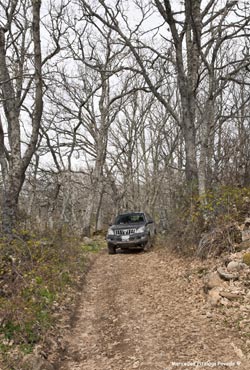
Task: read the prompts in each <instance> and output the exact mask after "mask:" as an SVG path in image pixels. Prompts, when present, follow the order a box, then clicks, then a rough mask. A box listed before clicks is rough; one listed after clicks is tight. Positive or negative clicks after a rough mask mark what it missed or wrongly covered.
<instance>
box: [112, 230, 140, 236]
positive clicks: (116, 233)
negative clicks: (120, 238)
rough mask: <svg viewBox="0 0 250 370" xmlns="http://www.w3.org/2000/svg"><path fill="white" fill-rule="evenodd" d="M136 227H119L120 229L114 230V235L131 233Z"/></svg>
mask: <svg viewBox="0 0 250 370" xmlns="http://www.w3.org/2000/svg"><path fill="white" fill-rule="evenodd" d="M135 230H136V229H121V230H114V231H115V235H131V234H134V233H135Z"/></svg>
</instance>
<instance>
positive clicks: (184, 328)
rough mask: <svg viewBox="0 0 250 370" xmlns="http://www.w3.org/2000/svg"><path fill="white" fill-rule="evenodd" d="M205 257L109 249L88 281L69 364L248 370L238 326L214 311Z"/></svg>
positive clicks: (78, 368)
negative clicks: (203, 270) (205, 286)
mask: <svg viewBox="0 0 250 370" xmlns="http://www.w3.org/2000/svg"><path fill="white" fill-rule="evenodd" d="M198 269H199V266H198V262H196V261H191V260H184V259H180V258H178V257H176V256H175V255H173V254H171V253H166V252H164V253H163V252H158V251H150V252H148V253H121V254H117V255H114V256H109V255H108V254H107V253H106V252H102V253H101V254H100V255H99V256H98V257H97V258H96V260H95V262H94V264H93V266H92V268H91V269H90V271H89V273H88V276H87V281H86V283H85V286H84V288H83V293H82V298H81V302H80V304H79V311H78V318H77V320H76V323H75V327H74V328H73V329H72V331H71V333H69V334H68V336H67V338H66V342H67V355H66V356H65V358H64V359H63V361H62V362H61V364H60V369H62V370H132V369H140V370H172V369H176V370H178V369H180V370H183V369H190V370H192V369H200V370H203V369H209V368H217V369H228V368H231V369H232V368H233V369H237V370H249V369H250V365H249V364H247V361H246V360H244V359H242V358H239V357H238V354H237V348H240V347H241V345H242V343H241V341H240V339H239V338H238V336H237V331H236V329H235V331H234V329H232V328H231V329H229V328H227V327H226V326H225V325H224V323H223V322H220V321H219V322H218V321H216V320H214V319H213V318H211V315H210V313H209V312H208V308H207V307H206V305H205V297H204V294H203V292H202V281H201V279H200V278H199V277H198V274H197V271H198Z"/></svg>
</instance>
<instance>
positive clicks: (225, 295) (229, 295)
mask: <svg viewBox="0 0 250 370" xmlns="http://www.w3.org/2000/svg"><path fill="white" fill-rule="evenodd" d="M220 296H221V297H223V298H227V299H235V298H240V297H241V295H240V294H237V293H231V292H225V291H221V292H220Z"/></svg>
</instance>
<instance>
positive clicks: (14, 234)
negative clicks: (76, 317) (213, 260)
mask: <svg viewBox="0 0 250 370" xmlns="http://www.w3.org/2000/svg"><path fill="white" fill-rule="evenodd" d="M249 36H250V4H249V2H248V1H244V0H232V1H230V0H176V1H174V0H164V1H163V0H86V1H85V0H74V1H70V0H55V1H52V0H43V1H42V0H1V1H0V164H1V173H0V189H1V192H0V201H1V216H0V224H1V226H0V232H1V243H0V253H1V257H2V258H1V266H0V268H1V270H0V273H1V274H2V275H1V276H2V278H1V279H2V281H3V284H5V283H6V281H7V285H8V284H10V285H9V286H8V287H7V288H6V289H7V290H6V292H5V291H4V288H3V292H2V290H1V289H2V288H1V289H0V296H1V297H6V296H8V294H9V295H11V294H12V293H10V291H11V292H13V289H14V291H15V289H16V288H15V287H16V285H15V284H17V281H18V284H24V282H23V281H24V280H25V279H24V276H25V274H26V272H27V271H28V273H30V274H31V275H32V274H33V275H34V276H33V275H32V276H33V278H34V279H35V283H34V284H36V287H34V286H33V288H34V290H33V293H32V294H37V300H38V301H39V305H37V306H36V309H37V315H38V313H39V314H40V313H41V312H40V311H39V310H44V309H45V308H46V307H47V305H49V304H50V300H51V302H52V301H53V300H54V296H50V292H51V291H52V290H53V289H54V287H52V285H53V284H52V285H51V286H50V285H49V284H47V283H46V284H47V285H46V284H45V283H44V284H45V285H46V287H45V288H44V289H45V290H44V291H43V294H40V293H41V292H40V293H39V294H40V295H39V294H38V293H37V292H38V291H39V289H40V288H41V286H42V284H43V282H42V281H43V279H45V276H46V274H47V273H45V272H44V271H42V269H41V271H40V270H39V269H38V270H36V269H37V266H38V265H37V264H39V263H40V262H39V261H40V260H43V261H45V260H46V261H49V260H50V261H51V263H52V262H53V261H55V260H56V261H57V262H58V261H60V263H59V262H58V266H57V267H58V270H55V271H54V275H53V274H52V272H51V274H52V275H49V279H51V280H53V279H54V278H55V276H57V274H59V275H60V276H61V277H62V271H63V274H64V275H63V278H62V280H60V282H61V284H62V286H64V284H66V281H67V279H70V277H69V275H68V274H69V273H68V270H67V272H66V273H65V271H64V269H65V265H64V261H63V260H64V258H65V255H67V256H68V258H69V260H70V258H71V257H72V255H74V253H76V251H75V248H76V246H72V245H74V243H76V242H72V240H70V241H69V237H71V238H72V237H74V238H76V239H77V240H78V241H79V240H82V238H84V237H85V238H86V237H91V236H93V235H105V232H106V230H107V228H108V225H109V223H110V222H111V221H112V219H113V217H114V216H115V215H116V214H118V213H119V212H122V211H126V210H127V211H139V210H144V211H146V212H148V213H149V214H151V215H152V217H153V218H154V219H155V222H156V225H157V230H158V234H159V235H161V237H162V236H164V237H165V238H170V239H171V241H172V243H173V247H174V248H175V247H176V248H177V249H178V250H179V249H180V250H182V251H185V249H188V248H191V250H192V251H193V252H194V253H196V252H197V250H199V248H200V249H201V248H202V245H201V243H200V242H201V240H202V237H203V235H204V234H206V233H209V232H213V230H220V231H219V235H220V238H222V239H223V235H227V237H228V233H229V234H230V233H231V232H232V233H231V234H230V235H229V236H230V238H231V239H230V242H229V246H230V248H231V247H232V246H233V244H234V242H235V240H232V238H236V236H235V234H237V227H236V226H235V225H236V224H237V223H242V222H244V220H245V218H246V217H249V216H250V91H249V88H250V54H249V48H250V37H249ZM223 233H224V234H223ZM213 235H214V234H213ZM216 235H217V234H216ZM221 235H222V236H221ZM232 235H233V236H232ZM51 238H52V241H51ZM63 238H64V239H63ZM76 239H75V240H76ZM222 239H220V241H222ZM51 243H52V244H53V245H54V249H53V248H52V250H50V251H49V252H48V251H47V250H46V252H44V251H45V249H46V248H47V247H48V245H49V246H51V245H52V244H51ZM65 243H66V244H65ZM67 243H68V244H67ZM72 243H73V244H72ZM62 244H63V245H64V249H63V251H60V248H61V245H62ZM222 244H223V242H222ZM224 244H225V243H224ZM224 244H223V246H224ZM65 245H68V246H69V245H70V247H68V248H67V247H65ZM96 248H97V249H98V248H99V246H97V247H96ZM223 248H224V247H223ZM226 248H228V238H227V242H226ZM47 252H48V254H46V253H47ZM64 253H65V254H64ZM201 254H202V253H201ZM72 258H73V257H72ZM30 261H31V262H30ZM71 262H72V264H73V265H74V263H75V260H74V261H71ZM59 265H60V267H59ZM73 265H72V266H73ZM9 266H10V267H9ZM72 266H71V267H72ZM74 266H75V265H74ZM67 268H68V267H67ZM74 268H75V267H72V269H74ZM78 268H79V266H78ZM52 270H53V269H52ZM52 270H51V271H52ZM39 271H40V272H39ZM39 273H40V274H41V276H42V278H41V276H40V275H39ZM59 275H58V276H59ZM13 276H14V278H13ZM20 276H21V277H20ZM44 281H45V280H44ZM10 282H11V283H10ZM1 286H2V285H0V287H1ZM22 286H24V287H25V284H24V285H22ZM62 286H61V285H60V289H61V288H62ZM33 288H32V289H33ZM8 289H10V291H9V290H8ZM41 289H42V288H41ZM46 289H47V290H46ZM1 299H2V298H0V300H1ZM22 299H23V298H22ZM22 302H23V301H22ZM41 302H43V303H41ZM48 302H49V303H48ZM23 304H24V305H25V304H26V303H23ZM34 304H35V303H34ZM3 305H4V309H3V310H2V311H1V312H2V315H3V318H2V319H1V320H3V322H5V323H6V322H7V323H8V325H9V323H10V322H11V321H10V319H9V316H8V315H7V316H6V312H7V311H8V310H9V309H10V306H11V303H8V304H7V303H6V302H5V301H4V298H3ZM8 305H10V306H8ZM38 306H39V309H38ZM45 306H46V307H45ZM6 307H8V308H6ZM33 308H34V307H33ZM22 312H23V311H22ZM33 312H34V310H33ZM0 314H1V313H0ZM12 314H13V315H12V316H11V317H12V318H13V317H17V316H18V314H16V312H14V313H13V312H12ZM19 314H20V312H19ZM22 314H23V313H22ZM15 315H16V316H15ZM23 315H24V316H23V322H25V320H26V319H27V317H26V316H25V314H23ZM0 318H1V317H0ZM40 319H41V320H40ZM40 319H37V318H36V320H38V321H39V320H40V321H42V320H43V319H44V318H43V319H42V318H40ZM11 320H12V319H11ZM13 320H14V319H13ZM27 320H28V319H27ZM14 321H15V320H14ZM14 321H13V322H14ZM40 321H39V322H40ZM27 322H28V321H27ZM13 325H14V324H13ZM15 325H16V324H15ZM15 325H14V326H11V327H10V328H9V327H8V328H9V329H8V330H9V331H8V333H11V334H10V337H12V336H14V337H15V338H16V333H17V332H18V330H19V329H18V330H16V329H17V327H18V325H19V324H18V325H17V326H15ZM21 326H22V329H25V330H26V334H27V336H26V339H25V340H24V342H25V345H29V344H30V343H33V342H35V341H36V340H35V339H34V341H33V339H31V338H30V336H31V334H30V326H29V325H28V324H27V326H26V327H25V328H24V327H23V324H22V325H21ZM31 326H32V325H31ZM18 328H19V327H18ZM25 330H24V331H25ZM38 331H39V330H38ZM1 333H4V335H6V330H5V331H3V332H0V334H1ZM17 337H18V335H17ZM15 340H16V339H15ZM18 340H20V338H19V339H18ZM18 340H17V342H18Z"/></svg>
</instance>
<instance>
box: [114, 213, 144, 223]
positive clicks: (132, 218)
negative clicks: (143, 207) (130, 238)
mask: <svg viewBox="0 0 250 370" xmlns="http://www.w3.org/2000/svg"><path fill="white" fill-rule="evenodd" d="M142 222H145V219H144V215H143V213H128V214H124V215H119V216H118V217H117V218H116V220H115V225H120V224H136V223H142Z"/></svg>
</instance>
